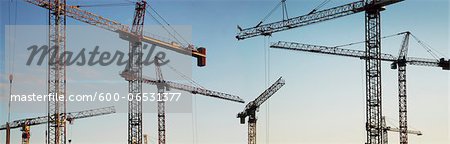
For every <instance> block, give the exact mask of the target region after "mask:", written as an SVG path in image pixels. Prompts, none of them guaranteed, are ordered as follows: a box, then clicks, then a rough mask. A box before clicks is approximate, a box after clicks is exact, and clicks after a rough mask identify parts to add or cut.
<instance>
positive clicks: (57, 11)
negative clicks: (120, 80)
mask: <svg viewBox="0 0 450 144" xmlns="http://www.w3.org/2000/svg"><path fill="white" fill-rule="evenodd" d="M24 1H25V2H28V3H31V4H34V5H36V6H39V7H42V8H45V9H48V10H49V17H50V18H49V22H50V23H49V25H50V37H49V39H50V40H49V47H50V48H56V55H55V56H56V58H55V59H56V60H57V61H56V62H55V64H54V65H49V68H48V69H49V73H48V77H49V79H50V80H49V82H48V87H49V89H48V91H49V93H54V94H58V95H65V92H66V74H65V72H66V68H65V64H63V63H61V62H58V60H60V58H58V57H59V56H60V55H61V53H63V52H64V51H65V50H66V49H65V48H66V47H65V38H66V36H65V34H66V32H65V24H66V17H70V18H73V19H75V20H78V21H81V22H84V23H87V24H90V25H94V26H97V27H100V28H102V29H105V30H109V31H112V32H116V33H118V34H119V36H120V38H122V39H125V40H127V41H130V49H129V50H130V52H132V51H133V52H139V51H141V48H140V49H134V48H133V47H142V46H139V45H142V42H146V43H150V44H153V45H157V46H160V47H162V48H165V49H169V50H172V51H175V52H178V53H181V54H184V55H191V56H192V57H194V58H196V59H197V66H199V67H203V66H205V65H206V48H203V47H198V48H195V47H194V45H192V44H189V45H187V46H182V45H179V44H177V43H174V42H168V41H163V40H160V39H156V38H153V37H151V36H145V35H143V29H142V25H143V22H144V15H145V5H147V4H146V3H145V1H144V0H140V1H138V2H137V3H136V9H135V10H136V11H135V17H134V20H133V26H132V28H131V29H130V28H129V27H128V26H127V25H123V24H121V23H119V22H116V21H113V20H109V19H107V18H104V17H102V16H99V15H96V14H94V13H91V12H88V11H85V10H82V9H80V8H79V7H78V6H71V5H67V4H66V0H48V1H47V0H24ZM136 40H137V41H138V42H136ZM63 56H65V55H63ZM132 56H135V57H134V58H131V59H130V61H132V60H138V57H140V56H137V55H132ZM63 59H65V58H63ZM49 60H50V59H49ZM49 62H50V61H49ZM141 68H142V66H139V65H131V67H130V69H141ZM141 81H142V80H135V81H130V82H129V91H130V92H132V93H139V92H140V91H141V90H142V88H141V87H142V84H141V83H142V82H141ZM48 105H49V106H48V113H49V114H48V116H49V117H50V118H51V119H55V120H54V121H51V122H50V123H49V124H48V131H49V134H48V141H49V143H51V144H53V143H55V144H60V143H66V140H65V138H66V137H65V134H66V132H65V129H66V126H65V123H60V122H58V121H60V119H61V117H60V116H59V114H60V111H62V112H63V113H64V112H65V107H66V106H65V102H49V104H48ZM140 107H141V106H140V104H139V102H135V101H131V102H130V103H129V109H130V110H129V111H130V113H129V119H128V125H129V126H128V128H129V132H128V133H129V136H128V142H129V143H133V141H136V142H137V143H138V144H141V143H142V124H141V123H142V116H140V115H141V114H140V113H139V111H140V109H141V108H140ZM52 116H53V117H52Z"/></svg>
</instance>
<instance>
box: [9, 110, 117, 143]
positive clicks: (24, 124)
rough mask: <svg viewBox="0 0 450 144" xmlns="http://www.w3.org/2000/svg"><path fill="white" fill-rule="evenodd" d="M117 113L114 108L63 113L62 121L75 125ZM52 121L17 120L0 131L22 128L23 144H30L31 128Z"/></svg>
mask: <svg viewBox="0 0 450 144" xmlns="http://www.w3.org/2000/svg"><path fill="white" fill-rule="evenodd" d="M113 113H116V110H115V108H114V107H113V106H111V107H104V108H98V109H90V110H85V111H79V112H71V113H61V114H60V115H61V117H63V118H64V119H62V121H67V122H69V123H73V121H74V120H76V119H83V118H89V117H95V116H102V115H108V114H113ZM50 120H51V119H50V118H49V116H40V117H34V118H25V119H19V120H15V121H13V122H11V123H9V124H5V125H2V126H0V130H6V129H8V128H10V129H16V128H21V131H22V144H29V143H30V136H31V135H30V127H31V126H35V125H41V124H47V123H48V122H49V121H50Z"/></svg>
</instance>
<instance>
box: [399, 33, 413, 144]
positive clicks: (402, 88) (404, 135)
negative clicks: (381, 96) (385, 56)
mask: <svg viewBox="0 0 450 144" xmlns="http://www.w3.org/2000/svg"><path fill="white" fill-rule="evenodd" d="M409 35H410V33H409V32H407V33H406V34H405V37H404V39H403V42H402V46H401V48H400V52H399V56H398V60H397V62H396V64H397V65H398V104H399V111H398V112H399V128H400V129H399V130H400V132H399V134H400V144H408V119H407V118H408V117H407V102H408V101H407V96H406V62H407V60H406V56H407V54H408V45H409Z"/></svg>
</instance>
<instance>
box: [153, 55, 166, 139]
mask: <svg viewBox="0 0 450 144" xmlns="http://www.w3.org/2000/svg"><path fill="white" fill-rule="evenodd" d="M154 62H155V70H156V78H157V80H158V81H157V83H156V87H157V89H158V99H159V100H161V101H158V143H159V144H165V143H166V106H165V102H164V101H163V100H162V99H164V98H163V96H164V89H166V88H167V89H168V87H166V84H165V83H164V77H163V74H162V72H161V67H160V66H161V64H160V63H159V59H158V57H155V60H154Z"/></svg>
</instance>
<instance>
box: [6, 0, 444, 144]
mask: <svg viewBox="0 0 450 144" xmlns="http://www.w3.org/2000/svg"><path fill="white" fill-rule="evenodd" d="M114 2H124V1H118V0H115V1H114ZM349 2H352V0H340V1H337V0H334V1H332V2H331V3H329V4H328V5H326V6H325V8H328V7H332V6H338V5H342V4H345V3H349ZM82 3H88V1H85V0H84V1H83V0H80V1H69V4H72V5H75V4H82ZM92 3H109V1H106V0H100V1H96V2H92ZM149 3H150V5H152V6H153V7H154V8H155V9H156V10H157V11H158V12H159V13H160V14H161V15H163V17H164V18H166V20H167V21H169V23H171V24H172V25H189V26H192V42H193V44H195V45H197V46H204V47H206V48H207V50H208V62H207V66H206V67H204V68H198V67H195V63H194V62H195V61H194V60H192V62H193V63H192V65H193V67H192V70H193V71H192V77H193V79H194V80H196V81H197V82H198V83H200V84H202V85H203V86H205V87H207V88H210V89H213V90H219V91H223V92H228V93H232V94H236V95H240V96H241V97H242V98H244V99H245V100H246V101H250V100H253V99H254V98H255V97H256V96H258V95H259V94H260V93H261V92H262V91H263V90H264V89H265V87H267V85H268V84H267V80H265V63H264V62H265V53H269V55H270V56H269V57H270V58H269V59H270V60H269V61H270V64H269V67H270V68H269V72H268V73H269V77H270V78H269V80H270V82H273V81H275V80H276V79H277V78H278V77H279V76H283V77H284V78H285V79H286V85H285V86H284V87H283V88H282V89H281V90H280V91H279V92H278V93H277V94H275V95H274V96H273V97H272V98H271V99H270V100H269V102H268V103H267V104H264V105H263V106H262V107H261V109H260V111H259V113H258V117H259V120H258V142H261V143H266V141H267V137H266V136H267V135H268V136H269V138H268V140H269V141H270V143H308V144H322V143H336V144H337V143H350V144H353V143H355V144H356V143H363V142H364V141H365V130H364V122H365V110H364V109H365V105H364V87H363V85H364V79H363V78H364V72H363V68H364V63H363V61H360V60H358V59H353V58H345V57H338V56H324V55H318V54H309V53H301V52H293V51H284V50H278V49H270V50H267V49H268V46H267V45H268V42H276V41H278V40H283V41H295V42H302V43H309V44H318V45H329V46H333V45H340V44H346V43H350V42H355V41H362V40H363V38H364V14H363V13H360V14H355V15H352V16H347V17H344V18H339V19H335V20H331V21H328V22H323V23H319V24H314V25H311V26H307V27H303V28H298V29H293V30H289V31H285V32H280V33H276V34H274V35H273V37H270V38H264V37H256V38H251V39H248V40H244V41H237V40H236V39H235V38H234V36H235V34H236V32H237V29H236V25H237V24H239V25H240V26H241V27H251V26H254V25H256V24H257V23H258V22H259V21H260V20H261V19H262V18H263V17H264V16H265V15H266V14H267V13H268V12H269V11H270V9H272V8H273V7H274V6H275V5H276V4H277V3H278V1H276V0H272V1H270V0H265V1H253V0H245V1H244V0H232V1H225V0H190V1H179V0H172V1H162V0H157V1H149ZM319 3H320V1H312V0H288V11H289V16H297V15H303V14H306V13H308V12H309V11H310V10H311V9H313V8H314V7H315V6H316V5H318V4H319ZM8 6H9V3H8V1H1V24H2V26H1V31H0V33H1V42H0V50H1V52H2V53H0V54H1V59H2V61H1V64H2V65H5V64H4V60H3V59H5V55H4V49H5V48H4V45H5V44H4V40H5V37H6V36H5V35H4V33H5V32H4V28H5V25H8V23H9V21H8V15H14V14H10V13H9V11H8ZM17 7H18V10H17V11H18V13H17V25H46V24H47V11H46V10H44V9H42V8H39V7H36V6H34V5H31V4H28V3H25V2H22V1H19V2H18V5H17ZM84 9H86V10H88V11H91V12H94V13H97V14H99V15H102V16H104V17H106V18H110V19H113V20H117V21H119V22H121V23H123V24H130V23H131V20H132V14H133V7H132V6H128V7H100V8H84ZM12 11H14V10H12ZM280 19H281V11H280V10H278V11H277V12H276V13H274V15H273V17H271V18H270V19H269V20H267V22H270V21H276V20H280ZM68 24H69V25H85V24H83V23H80V22H76V21H74V20H72V19H69V20H68ZM146 24H147V25H154V24H156V23H155V22H154V21H152V19H151V18H150V17H147V18H146ZM407 30H408V31H411V32H412V33H413V34H414V35H416V36H418V37H419V38H420V39H421V40H423V41H425V42H427V43H428V44H430V45H431V47H433V48H434V49H436V50H437V51H439V52H441V53H444V54H445V55H446V56H447V58H448V56H449V48H448V47H449V33H450V29H449V1H447V0H430V1H429V0H427V1H425V0H407V1H404V2H402V3H399V4H395V5H392V6H389V7H387V10H386V11H384V12H383V14H382V33H383V35H389V34H394V33H398V32H403V31H407ZM43 36H46V35H45V34H43ZM400 42H401V38H399V37H397V38H392V39H386V40H384V41H383V52H385V53H391V54H393V55H397V53H398V49H399V48H400ZM348 48H351V49H363V48H364V46H363V45H356V46H353V47H348ZM409 54H410V56H415V57H425V58H432V57H431V56H430V55H429V54H428V53H427V52H426V51H425V50H424V49H423V48H421V47H420V46H419V45H418V44H417V43H415V42H414V41H412V40H411V47H410V53H409ZM389 65H390V64H389V63H385V64H384V65H383V95H384V114H385V115H386V116H387V117H388V118H389V119H388V120H389V121H390V124H392V125H394V126H395V125H398V123H397V119H398V118H397V117H398V116H397V111H398V110H397V109H398V108H397V107H398V104H397V96H396V95H397V72H396V71H395V70H391V69H390V68H389ZM4 68H7V65H6V67H5V66H1V69H0V70H1V71H4V72H5V71H6V72H8V70H5V69H4ZM43 76H44V75H43ZM4 77H5V76H4V75H3V74H2V79H3V78H4ZM3 80H4V79H3ZM448 80H449V77H448V73H446V72H445V71H441V70H440V69H439V68H430V67H417V66H410V67H408V94H409V95H408V96H409V107H408V108H409V111H410V112H409V124H410V126H411V127H412V128H414V129H417V130H422V132H423V133H424V136H421V137H416V136H412V135H411V136H410V141H411V143H412V144H421V143H432V144H446V143H448V142H449V141H448V135H449V131H448V129H449V128H448V127H449V123H448V122H449V110H448V103H449V98H448V96H449V92H448V89H449V85H448ZM37 83H42V84H43V83H45V82H37ZM69 83H70V82H69ZM123 86H124V87H125V86H126V84H125V83H124V84H123ZM2 89H3V90H7V88H5V87H4V85H2ZM18 89H19V88H18ZM68 89H69V91H82V90H80V88H77V87H73V88H70V87H69V88H68ZM71 89H72V90H71ZM194 101H195V105H194V107H195V108H194V113H193V114H192V113H185V114H168V118H167V119H168V124H167V125H168V128H167V129H168V134H167V135H168V136H167V137H168V140H167V141H168V142H171V143H172V142H173V143H192V142H194V141H195V142H196V143H236V144H238V143H241V144H243V143H246V132H247V127H246V125H240V124H239V121H238V119H236V118H235V115H236V113H238V112H240V111H242V109H243V107H244V105H240V104H233V103H228V102H220V101H217V100H212V99H210V98H205V97H200V96H199V97H196V98H195V99H194ZM1 104H4V103H1ZM3 108H4V107H3ZM69 111H70V110H69ZM268 111H269V113H267V112H268ZM4 112H5V110H4V109H2V113H1V115H2V119H1V121H2V123H3V122H4V121H5V119H4V117H3V115H4ZM34 115H36V114H34ZM14 116H15V117H13V119H15V118H22V117H23V116H24V115H23V114H17V115H14ZM27 116H33V114H27ZM155 117H156V114H145V115H144V119H145V123H144V133H147V134H149V135H150V138H153V139H154V138H156V118H155ZM193 120H196V121H195V122H194V121H193ZM267 127H269V129H270V131H269V132H267ZM69 128H70V129H71V130H70V131H69V134H70V135H71V136H70V138H71V139H73V140H74V142H77V143H124V142H126V129H127V128H126V114H123V113H122V114H115V115H110V116H105V117H98V118H92V119H90V120H80V121H78V122H77V123H76V124H75V125H73V126H70V127H69ZM44 130H45V126H35V127H32V140H31V141H32V143H33V142H35V143H41V142H43V141H44V139H43V138H44V133H43V131H44ZM194 133H195V134H194ZM0 134H1V137H0V143H2V142H3V141H4V136H3V135H4V133H3V132H1V133H0ZM193 135H194V136H195V137H196V138H195V139H194V138H193ZM19 136H20V131H19V130H14V132H13V138H12V139H13V142H17V141H18V140H19V139H18V138H19ZM324 136H325V137H324ZM389 138H390V142H391V143H392V142H395V143H397V142H398V134H396V133H391V134H390V135H389Z"/></svg>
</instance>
